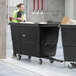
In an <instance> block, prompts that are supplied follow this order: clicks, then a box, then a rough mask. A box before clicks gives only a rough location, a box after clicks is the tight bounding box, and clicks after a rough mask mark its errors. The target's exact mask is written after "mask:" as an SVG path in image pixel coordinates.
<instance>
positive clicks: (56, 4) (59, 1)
mask: <svg viewBox="0 0 76 76" xmlns="http://www.w3.org/2000/svg"><path fill="white" fill-rule="evenodd" d="M28 1H29V14H28ZM43 1H44V6H43V7H44V13H43V15H41V14H38V15H37V12H36V14H33V0H27V9H26V16H27V20H29V21H34V22H41V21H48V20H51V21H55V22H60V21H61V19H62V17H63V16H64V15H65V0H43ZM40 2H41V0H40ZM35 3H36V9H37V0H36V2H35ZM40 7H41V6H40ZM28 16H29V17H28Z"/></svg>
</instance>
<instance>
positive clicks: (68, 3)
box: [65, 0, 76, 19]
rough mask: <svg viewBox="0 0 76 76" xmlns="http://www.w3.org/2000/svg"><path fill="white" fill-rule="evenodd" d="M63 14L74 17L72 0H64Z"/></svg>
mask: <svg viewBox="0 0 76 76" xmlns="http://www.w3.org/2000/svg"><path fill="white" fill-rule="evenodd" d="M75 1H76V0H75ZM65 16H67V17H69V18H72V19H74V0H65Z"/></svg>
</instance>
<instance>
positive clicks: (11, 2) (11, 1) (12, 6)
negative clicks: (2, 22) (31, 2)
mask: <svg viewBox="0 0 76 76" xmlns="http://www.w3.org/2000/svg"><path fill="white" fill-rule="evenodd" d="M23 1H24V0H8V9H9V11H8V14H9V17H11V16H12V14H13V12H14V10H16V9H17V7H16V6H17V5H18V4H19V3H23Z"/></svg>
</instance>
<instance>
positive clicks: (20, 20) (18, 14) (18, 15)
mask: <svg viewBox="0 0 76 76" xmlns="http://www.w3.org/2000/svg"><path fill="white" fill-rule="evenodd" d="M21 14H22V13H21V11H19V12H18V13H17V20H18V21H19V22H24V20H23V19H21Z"/></svg>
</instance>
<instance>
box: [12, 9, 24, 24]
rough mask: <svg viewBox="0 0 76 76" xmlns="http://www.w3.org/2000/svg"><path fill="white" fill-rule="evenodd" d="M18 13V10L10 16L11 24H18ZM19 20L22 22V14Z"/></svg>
mask: <svg viewBox="0 0 76 76" xmlns="http://www.w3.org/2000/svg"><path fill="white" fill-rule="evenodd" d="M18 12H19V10H16V11H15V12H14V13H13V16H12V21H11V22H13V23H19V21H18V20H17V13H18ZM21 18H22V19H23V20H24V16H23V13H22V16H21Z"/></svg>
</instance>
